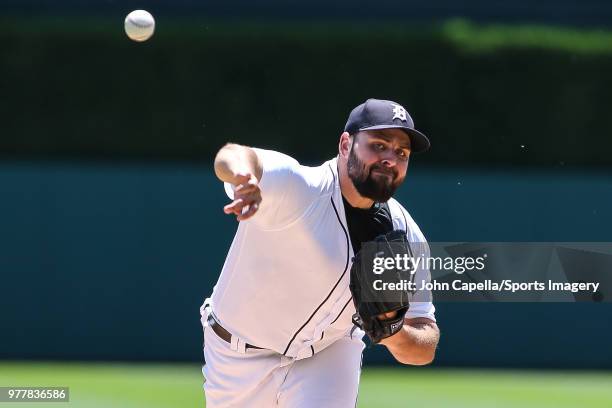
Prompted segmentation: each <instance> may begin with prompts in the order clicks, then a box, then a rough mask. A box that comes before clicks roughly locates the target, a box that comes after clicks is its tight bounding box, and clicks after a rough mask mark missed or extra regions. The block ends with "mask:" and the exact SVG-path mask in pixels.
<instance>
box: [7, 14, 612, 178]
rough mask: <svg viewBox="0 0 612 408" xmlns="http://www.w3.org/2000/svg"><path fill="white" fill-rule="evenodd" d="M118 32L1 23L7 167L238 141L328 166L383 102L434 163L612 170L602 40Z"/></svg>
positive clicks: (242, 27) (288, 28)
mask: <svg viewBox="0 0 612 408" xmlns="http://www.w3.org/2000/svg"><path fill="white" fill-rule="evenodd" d="M119 17H121V16H117V18H115V19H97V20H87V19H85V20H79V21H78V22H77V21H76V19H74V18H73V19H71V18H67V17H57V18H55V19H52V18H48V19H35V20H34V21H31V20H27V21H24V20H23V19H9V18H6V17H5V18H3V19H1V20H0V42H1V43H2V44H3V46H2V49H1V50H0V58H1V61H2V63H1V64H0V89H2V98H0V112H2V124H1V125H0V126H1V133H2V137H1V138H0V154H4V155H5V156H8V157H15V156H16V155H19V156H21V157H34V156H46V157H48V156H52V157H105V158H109V157H111V158H117V157H129V158H134V157H137V158H144V159H147V158H162V159H190V160H196V161H198V160H201V159H202V158H209V157H210V156H211V155H212V154H213V152H214V151H216V149H217V148H218V147H219V146H220V145H222V144H223V143H225V142H226V141H227V140H233V141H237V142H242V143H246V144H253V143H254V141H257V142H256V143H257V144H259V145H263V146H269V147H275V148H278V149H285V150H290V151H294V152H299V154H298V156H299V157H300V158H302V159H307V160H322V159H324V158H325V157H327V156H328V155H330V154H333V152H334V150H335V141H336V140H337V138H338V135H339V134H340V133H341V131H342V129H343V126H344V123H345V121H346V118H347V116H348V113H349V112H350V110H351V109H352V108H353V107H354V106H356V105H358V104H359V103H361V102H362V101H363V100H365V99H366V98H368V97H378V98H386V99H394V100H397V101H400V102H401V103H403V104H404V105H405V106H406V107H407V108H408V110H409V111H410V112H411V113H412V114H413V116H414V119H415V122H416V125H417V127H418V128H420V129H422V130H423V131H424V132H425V133H427V134H428V135H430V136H431V140H432V144H433V148H432V150H431V153H430V154H429V155H427V157H426V159H424V160H425V161H426V162H427V163H431V164H433V163H442V164H444V165H454V164H460V165H465V164H470V165H471V164H474V163H488V164H490V165H495V166H499V165H506V164H518V165H538V166H543V167H547V168H553V167H555V166H559V165H588V166H609V165H610V164H612V160H611V159H610V158H611V157H612V137H610V136H611V135H612V122H611V121H610V120H609V111H610V99H611V96H612V94H611V90H612V76H611V75H610V72H612V46H610V45H609V44H612V35H611V34H610V33H609V32H606V31H586V30H570V29H557V28H546V27H539V28H538V27H535V28H534V27H531V26H518V27H507V26H499V27H498V26H493V27H480V26H472V25H470V24H468V23H465V22H457V21H453V22H449V23H445V24H440V25H415V24H408V23H401V22H389V23H382V22H379V23H373V22H364V23H360V24H357V23H352V24H351V23H346V22H345V23H331V22H330V23H327V24H325V23H306V22H292V23H279V22H277V23H273V24H272V23H264V22H261V23H254V22H248V23H247V22H234V23H228V22H225V23H220V22H217V23H215V22H210V21H205V20H202V19H201V18H195V17H194V18H193V19H180V20H177V19H172V18H168V17H166V18H161V17H160V18H159V19H158V27H157V32H156V34H155V36H154V37H153V39H152V40H151V41H149V42H147V43H144V44H136V43H133V42H131V41H129V40H128V39H127V38H126V37H125V34H124V33H123V28H122V24H121V23H122V17H121V18H119ZM24 27H28V28H27V29H24ZM521 146H524V147H521Z"/></svg>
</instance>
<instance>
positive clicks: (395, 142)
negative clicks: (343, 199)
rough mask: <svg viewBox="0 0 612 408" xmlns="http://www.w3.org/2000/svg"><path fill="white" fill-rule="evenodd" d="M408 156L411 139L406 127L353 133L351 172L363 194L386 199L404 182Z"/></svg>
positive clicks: (349, 161) (350, 159) (376, 199)
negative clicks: (404, 128) (405, 130)
mask: <svg viewBox="0 0 612 408" xmlns="http://www.w3.org/2000/svg"><path fill="white" fill-rule="evenodd" d="M409 157H410V138H409V137H408V135H407V134H406V133H405V132H404V131H403V130H400V129H382V130H369V131H363V132H359V133H357V134H356V135H354V136H353V143H352V146H351V150H350V152H349V157H348V162H347V168H348V175H349V177H350V179H351V181H352V182H353V185H354V186H355V188H356V189H357V191H358V192H359V194H360V195H361V196H363V197H366V198H369V199H371V200H374V201H376V202H386V201H387V200H389V198H391V197H392V196H393V194H394V193H395V190H397V188H398V187H399V186H400V185H401V184H402V182H403V181H404V178H405V177H406V170H407V169H408V158H409Z"/></svg>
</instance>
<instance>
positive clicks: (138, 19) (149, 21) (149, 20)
mask: <svg viewBox="0 0 612 408" xmlns="http://www.w3.org/2000/svg"><path fill="white" fill-rule="evenodd" d="M154 31H155V19H154V18H153V16H152V15H151V13H149V12H148V11H146V10H134V11H132V12H131V13H130V14H128V15H127V17H126V18H125V33H126V34H127V36H128V37H130V39H132V40H134V41H138V42H142V41H146V40H148V39H149V38H151V36H152V35H153V32H154Z"/></svg>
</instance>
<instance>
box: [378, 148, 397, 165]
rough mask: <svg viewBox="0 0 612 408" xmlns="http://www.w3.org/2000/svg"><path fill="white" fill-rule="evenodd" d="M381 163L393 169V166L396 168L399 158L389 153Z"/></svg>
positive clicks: (386, 153)
mask: <svg viewBox="0 0 612 408" xmlns="http://www.w3.org/2000/svg"><path fill="white" fill-rule="evenodd" d="M380 162H381V163H382V165H383V166H385V167H393V166H395V165H396V164H397V158H396V157H395V155H394V154H392V153H391V152H389V151H387V152H385V154H384V155H383V158H382V160H381V161H380Z"/></svg>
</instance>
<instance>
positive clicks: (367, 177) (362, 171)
mask: <svg viewBox="0 0 612 408" xmlns="http://www.w3.org/2000/svg"><path fill="white" fill-rule="evenodd" d="M347 169H348V175H349V178H350V179H351V181H352V182H353V185H354V186H355V189H357V192H358V193H359V194H360V195H361V196H362V197H366V198H369V199H371V200H374V201H375V202H378V203H384V202H386V201H388V200H389V199H390V198H391V197H392V196H393V194H394V193H395V190H397V188H398V187H399V186H400V184H402V181H403V179H399V180H398V179H397V174H396V172H395V170H392V169H388V168H386V167H385V166H383V165H382V164H379V163H375V164H373V165H371V166H370V168H369V169H367V168H366V166H365V164H364V163H363V162H362V161H361V160H360V159H359V158H358V157H357V154H355V151H354V150H353V148H352V147H351V151H350V152H349V158H348V163H347ZM373 170H378V171H380V172H384V173H386V174H389V175H390V177H387V176H383V175H380V176H377V177H376V179H374V177H372V171H373Z"/></svg>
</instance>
